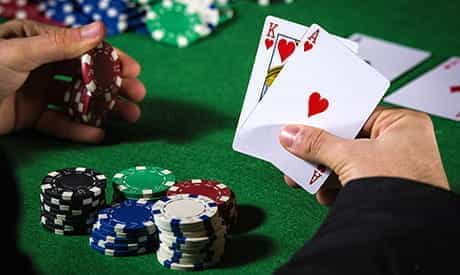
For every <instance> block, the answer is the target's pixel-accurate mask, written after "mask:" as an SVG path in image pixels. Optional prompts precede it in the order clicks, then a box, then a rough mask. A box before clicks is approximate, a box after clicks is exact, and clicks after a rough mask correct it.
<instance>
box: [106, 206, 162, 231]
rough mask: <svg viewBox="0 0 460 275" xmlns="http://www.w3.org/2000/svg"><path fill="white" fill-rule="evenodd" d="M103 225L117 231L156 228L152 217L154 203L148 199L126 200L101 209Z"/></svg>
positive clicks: (150, 229)
mask: <svg viewBox="0 0 460 275" xmlns="http://www.w3.org/2000/svg"><path fill="white" fill-rule="evenodd" d="M98 221H99V223H100V224H101V225H105V226H107V227H112V228H113V230H114V231H115V232H121V233H133V232H139V231H148V232H152V231H153V232H154V231H155V230H156V227H155V224H154V223H153V217H152V204H151V203H149V202H148V201H146V200H137V201H135V200H125V201H123V202H121V203H118V204H115V205H113V206H112V207H110V208H105V209H102V210H101V211H99V213H98Z"/></svg>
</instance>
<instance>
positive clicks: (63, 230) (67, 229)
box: [40, 216, 89, 235]
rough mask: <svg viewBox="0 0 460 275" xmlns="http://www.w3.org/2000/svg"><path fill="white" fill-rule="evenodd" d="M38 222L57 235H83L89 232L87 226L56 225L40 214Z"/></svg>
mask: <svg viewBox="0 0 460 275" xmlns="http://www.w3.org/2000/svg"><path fill="white" fill-rule="evenodd" d="M40 223H41V225H42V226H43V228H45V229H46V230H48V231H51V232H53V233H55V234H57V235H83V234H88V233H89V228H88V227H81V228H79V227H77V226H73V225H57V224H54V223H53V221H50V220H48V219H47V218H46V217H45V216H40Z"/></svg>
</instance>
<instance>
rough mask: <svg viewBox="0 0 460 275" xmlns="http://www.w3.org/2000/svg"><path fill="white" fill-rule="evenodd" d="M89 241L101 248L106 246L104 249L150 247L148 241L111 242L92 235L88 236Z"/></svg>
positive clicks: (127, 249) (124, 249) (119, 249)
mask: <svg viewBox="0 0 460 275" xmlns="http://www.w3.org/2000/svg"><path fill="white" fill-rule="evenodd" d="M90 242H92V243H95V244H97V246H99V247H101V248H106V249H112V250H117V251H132V250H138V249H141V248H146V249H151V247H150V246H149V244H148V243H146V242H144V243H130V242H126V243H111V242H106V241H104V240H102V239H97V238H95V237H94V236H91V237H90Z"/></svg>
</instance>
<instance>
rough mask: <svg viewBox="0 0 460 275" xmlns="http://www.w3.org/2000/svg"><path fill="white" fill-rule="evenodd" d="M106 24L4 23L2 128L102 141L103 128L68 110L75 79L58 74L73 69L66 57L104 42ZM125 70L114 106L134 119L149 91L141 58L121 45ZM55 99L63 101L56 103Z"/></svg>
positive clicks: (0, 97) (1, 31)
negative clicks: (143, 79)
mask: <svg viewBox="0 0 460 275" xmlns="http://www.w3.org/2000/svg"><path fill="white" fill-rule="evenodd" d="M104 35H105V28H104V26H103V25H102V24H101V23H93V24H90V25H86V26H84V27H81V28H76V29H66V28H59V27H55V26H49V25H44V24H41V23H38V22H33V21H27V20H13V21H9V22H7V23H4V24H2V25H0V38H1V39H0V60H1V61H0V72H1V74H2V76H1V78H0V113H1V114H2V118H3V119H2V121H1V122H0V133H1V134H5V133H10V132H13V131H17V130H21V129H25V128H35V129H37V130H38V131H40V132H43V133H46V134H50V135H53V136H56V137H59V138H64V139H70V140H74V141H79V142H91V143H94V142H101V141H102V140H103V138H104V131H103V130H102V129H99V128H96V127H92V126H89V125H83V124H80V123H77V122H74V121H71V120H69V118H68V117H67V116H66V115H65V114H64V113H63V111H62V108H63V107H65V106H63V104H64V102H63V98H64V93H65V91H66V90H67V89H68V88H69V85H70V84H69V83H65V82H63V81H57V80H55V79H54V76H55V75H56V74H64V75H65V73H66V70H68V69H69V68H68V66H67V65H68V63H67V62H64V61H66V60H70V59H75V58H78V57H79V56H81V55H83V54H84V53H85V52H88V51H89V50H91V49H93V48H94V47H96V45H98V44H99V43H101V42H102V40H103V39H104ZM116 51H117V53H118V56H119V58H120V61H121V64H122V67H123V70H122V71H121V78H122V80H123V81H122V83H123V84H122V87H121V90H120V93H119V95H120V98H117V100H116V103H115V106H114V111H115V112H117V113H119V114H120V116H121V117H122V118H123V119H124V120H126V121H128V122H135V121H136V120H137V119H139V117H140V109H139V107H138V105H137V104H136V102H140V101H141V100H142V99H143V97H144V96H145V93H146V91H145V87H144V85H143V84H142V83H141V82H140V81H139V80H138V79H137V76H138V75H139V73H140V66H139V64H138V63H137V62H136V61H135V60H133V59H132V58H131V57H129V56H128V55H126V54H125V53H123V52H121V51H120V50H118V49H117V50H116ZM49 105H54V106H56V107H57V110H56V108H55V109H50V108H49Z"/></svg>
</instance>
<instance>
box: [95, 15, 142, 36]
mask: <svg viewBox="0 0 460 275" xmlns="http://www.w3.org/2000/svg"><path fill="white" fill-rule="evenodd" d="M103 22H104V24H105V26H106V29H107V34H108V35H116V34H120V33H123V32H126V31H130V30H133V29H136V28H138V27H141V26H144V25H145V23H144V18H143V17H138V18H133V19H130V20H127V21H125V20H105V21H103Z"/></svg>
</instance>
